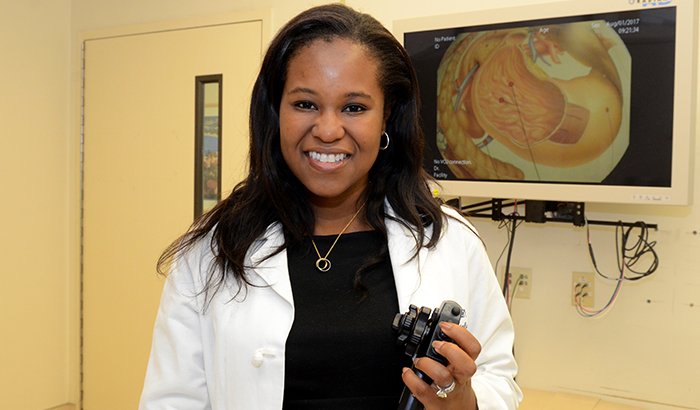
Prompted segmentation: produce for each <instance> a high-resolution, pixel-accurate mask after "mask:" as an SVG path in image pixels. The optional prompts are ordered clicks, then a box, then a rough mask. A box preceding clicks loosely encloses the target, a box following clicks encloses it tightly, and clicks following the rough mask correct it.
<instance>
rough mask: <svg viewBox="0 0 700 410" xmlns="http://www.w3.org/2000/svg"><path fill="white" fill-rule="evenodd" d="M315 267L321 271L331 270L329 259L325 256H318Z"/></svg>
mask: <svg viewBox="0 0 700 410" xmlns="http://www.w3.org/2000/svg"><path fill="white" fill-rule="evenodd" d="M316 267H317V268H318V270H320V271H321V272H328V271H329V270H331V261H329V260H328V259H326V258H318V260H317V261H316Z"/></svg>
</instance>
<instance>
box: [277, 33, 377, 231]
mask: <svg viewBox="0 0 700 410" xmlns="http://www.w3.org/2000/svg"><path fill="white" fill-rule="evenodd" d="M384 112H385V110H384V93H383V91H382V89H381V87H380V85H379V82H378V75H377V62H376V61H375V59H374V58H372V57H371V56H370V55H369V54H368V52H367V50H366V49H365V48H364V47H362V46H361V45H358V44H356V43H352V42H350V41H347V40H341V39H339V40H333V41H330V42H329V41H326V40H316V41H315V42H314V43H312V44H311V45H309V46H307V47H304V48H303V49H301V50H299V51H298V52H297V54H296V55H295V56H294V57H293V58H292V59H291V60H290V62H289V69H288V72H287V81H286V82H285V86H284V91H283V93H282V101H281V103H280V146H281V149H282V155H283V157H284V160H285V162H286V163H287V165H288V166H289V168H290V169H291V171H292V173H294V176H296V177H297V179H299V181H300V182H301V183H302V184H303V185H304V187H305V188H306V190H307V191H308V193H309V200H310V202H311V204H312V206H313V207H314V209H315V212H316V213H317V216H321V215H318V212H319V211H321V210H330V211H332V212H339V211H340V212H344V213H345V214H348V215H352V214H353V213H354V212H355V211H356V209H357V204H358V203H360V196H361V195H362V193H363V192H364V191H365V188H366V186H367V184H368V181H369V171H370V169H371V168H372V165H374V162H375V160H376V159H377V155H378V153H379V140H380V137H381V135H382V133H383V132H384V131H385V127H386V119H385V118H384ZM342 204H345V205H344V206H342ZM343 208H345V209H343ZM340 216H341V217H343V218H344V217H345V216H346V215H340ZM338 222H341V224H342V220H339V219H338V218H333V216H332V215H323V216H322V217H321V218H318V220H317V223H316V226H315V233H316V234H319V235H321V234H332V233H333V231H334V230H335V231H336V233H337V226H334V225H335V224H337V223H338ZM329 224H330V226H327V225H329ZM363 225H364V224H361V223H360V221H358V223H357V224H356V225H355V226H354V227H353V226H350V227H349V229H348V232H353V231H357V230H362V229H363V228H364V226H363Z"/></svg>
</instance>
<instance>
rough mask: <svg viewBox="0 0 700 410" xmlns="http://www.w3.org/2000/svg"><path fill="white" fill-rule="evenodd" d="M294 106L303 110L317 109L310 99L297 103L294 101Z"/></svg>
mask: <svg viewBox="0 0 700 410" xmlns="http://www.w3.org/2000/svg"><path fill="white" fill-rule="evenodd" d="M294 106H295V107H297V108H300V109H302V110H315V109H316V106H315V105H314V104H313V103H311V102H309V101H299V102H297V103H294Z"/></svg>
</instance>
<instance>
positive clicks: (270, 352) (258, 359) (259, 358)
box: [251, 347, 277, 367]
mask: <svg viewBox="0 0 700 410" xmlns="http://www.w3.org/2000/svg"><path fill="white" fill-rule="evenodd" d="M276 355H277V352H276V351H275V349H272V348H269V347H263V348H260V349H258V350H256V351H255V353H253V358H252V359H251V363H252V364H253V366H254V367H260V366H262V364H263V362H264V361H265V356H271V357H274V356H276Z"/></svg>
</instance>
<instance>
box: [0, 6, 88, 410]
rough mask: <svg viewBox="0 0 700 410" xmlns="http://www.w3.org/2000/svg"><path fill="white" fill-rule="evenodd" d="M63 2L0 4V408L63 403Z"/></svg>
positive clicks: (66, 381) (66, 300)
mask: <svg viewBox="0 0 700 410" xmlns="http://www.w3.org/2000/svg"><path fill="white" fill-rule="evenodd" d="M69 47H70V2H69V1H30V2H24V1H6V0H3V1H2V2H0V59H1V61H2V63H0V96H2V98H0V175H2V177H0V192H2V194H0V197H2V199H1V200H0V215H2V219H3V222H2V228H1V229H0V232H2V235H0V261H1V262H0V289H2V296H0V312H2V313H0V329H2V330H0V349H1V353H0V369H2V371H0V407H1V408H7V409H45V408H49V407H53V406H56V405H58V404H61V403H66V402H67V401H68V400H69V396H70V390H71V389H70V380H71V379H70V373H71V372H72V373H75V371H74V370H75V368H74V367H71V365H70V363H71V361H72V360H73V359H74V356H73V352H74V351H75V349H72V348H71V344H72V342H74V340H73V339H72V338H71V334H70V328H71V327H70V325H71V320H72V319H71V314H70V310H69V306H70V299H71V298H72V297H74V296H75V295H74V294H73V293H72V290H71V287H70V286H69V278H70V274H71V273H73V272H74V270H73V271H72V270H71V263H74V262H75V259H74V258H72V257H71V251H72V250H74V248H72V247H71V243H70V237H69V235H70V234H71V233H72V230H71V225H70V218H69V215H70V214H71V212H70V211H69V209H70V203H69V201H70V198H69V188H68V186H69V172H70V170H69V162H68V158H69V155H68V151H69V149H70V147H71V141H69V133H68V127H69V109H68V107H69V102H70V101H69V85H70V84H69V82H68V78H69V67H70V54H69V51H70V48H69Z"/></svg>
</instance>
